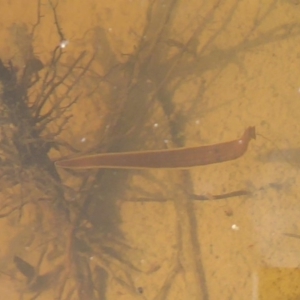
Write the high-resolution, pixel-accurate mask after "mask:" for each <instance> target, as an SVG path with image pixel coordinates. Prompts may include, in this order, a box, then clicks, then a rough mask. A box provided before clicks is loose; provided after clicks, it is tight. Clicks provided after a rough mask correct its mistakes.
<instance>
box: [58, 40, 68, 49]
mask: <svg viewBox="0 0 300 300" xmlns="http://www.w3.org/2000/svg"><path fill="white" fill-rule="evenodd" d="M68 45H69V41H68V40H62V41H61V42H60V43H59V47H60V48H61V49H65V48H66V47H67V46H68Z"/></svg>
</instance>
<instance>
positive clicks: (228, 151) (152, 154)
mask: <svg viewBox="0 0 300 300" xmlns="http://www.w3.org/2000/svg"><path fill="white" fill-rule="evenodd" d="M251 139H255V127H248V128H247V129H246V130H245V132H244V134H243V136H242V137H241V138H240V139H237V140H233V141H230V142H225V143H220V144H215V145H208V146H199V147H187V148H177V149H170V150H154V151H137V152H120V153H101V154H94V155H86V156H81V157H78V158H72V159H66V160H61V161H57V162H55V165H56V166H58V167H62V168H68V169H99V168H105V169H106V168H109V169H112V168H113V169H187V168H191V167H196V166H203V165H209V164H214V163H220V162H224V161H228V160H233V159H237V158H239V157H240V156H242V155H243V154H244V153H245V152H246V150H247V148H248V144H249V142H250V140H251Z"/></svg>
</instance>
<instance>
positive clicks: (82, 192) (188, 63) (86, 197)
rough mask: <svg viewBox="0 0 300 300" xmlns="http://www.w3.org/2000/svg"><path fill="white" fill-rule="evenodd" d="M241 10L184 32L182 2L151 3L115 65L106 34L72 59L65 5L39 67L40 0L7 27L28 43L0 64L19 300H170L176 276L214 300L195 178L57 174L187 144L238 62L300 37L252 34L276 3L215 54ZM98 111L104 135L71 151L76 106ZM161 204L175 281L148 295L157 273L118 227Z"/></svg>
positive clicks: (8, 211)
mask: <svg viewBox="0 0 300 300" xmlns="http://www.w3.org/2000/svg"><path fill="white" fill-rule="evenodd" d="M238 2H239V1H238V0H237V1H235V2H234V1H233V3H232V5H231V7H229V8H228V7H226V11H227V13H226V15H222V16H221V17H220V11H221V9H222V7H223V6H224V3H223V1H220V0H218V1H214V3H212V4H211V6H210V7H203V8H204V10H203V11H204V12H205V14H204V13H202V14H201V17H198V14H197V15H196V16H195V17H194V18H192V19H191V20H190V22H187V24H189V26H188V29H187V30H183V29H182V28H180V27H179V26H178V25H177V22H178V19H179V18H180V16H181V15H180V9H181V8H182V5H185V4H184V3H183V4H182V3H181V1H176V0H168V1H163V2H162V1H149V4H148V7H147V11H146V14H145V18H146V21H145V23H144V28H143V29H142V30H141V31H140V33H139V34H137V38H136V40H137V41H136V44H135V45H134V49H135V50H134V51H133V52H132V53H130V54H126V55H125V54H122V53H119V55H117V54H116V51H115V49H113V48H112V46H111V44H110V40H109V38H108V36H107V35H108V33H107V31H105V30H104V29H103V28H100V27H95V28H92V29H91V30H90V31H89V32H88V33H87V35H88V36H89V37H91V39H96V37H97V39H100V40H101V44H102V49H101V51H100V50H99V49H97V48H96V47H95V48H94V49H93V50H91V49H87V50H84V51H83V52H81V53H79V54H77V56H76V55H74V56H72V54H70V53H68V56H67V57H66V53H67V48H66V49H65V46H66V41H67V38H66V37H65V36H64V33H63V31H64V30H63V28H61V26H60V22H59V17H58V13H57V12H58V11H59V5H54V4H53V3H52V2H51V1H50V2H49V3H47V5H48V6H49V7H50V8H51V10H52V16H53V26H54V27H55V29H56V33H57V46H56V47H55V48H54V49H53V50H52V52H51V56H49V59H48V60H47V61H41V58H39V55H38V54H36V51H35V49H34V45H33V44H34V40H35V35H36V30H37V28H38V27H39V26H40V24H41V23H42V22H43V18H42V16H43V13H42V10H43V5H42V4H41V1H38V4H37V11H38V14H37V22H36V24H35V25H33V26H32V28H29V27H27V26H25V25H24V24H16V25H15V26H14V27H13V28H12V29H11V31H12V33H13V34H15V36H16V44H18V43H19V42H20V40H22V41H26V43H25V42H23V44H22V45H19V46H18V45H17V47H18V48H19V49H21V50H20V51H22V57H23V60H24V61H23V63H24V67H22V68H18V67H17V66H16V65H15V63H14V60H13V59H12V60H11V61H3V60H2V61H0V82H1V98H0V123H1V124H0V125H1V126H0V137H1V146H0V163H1V170H0V175H1V181H0V184H1V193H2V194H1V195H2V196H1V202H0V216H1V218H3V219H4V218H5V219H7V220H8V222H9V223H10V225H11V226H15V227H16V228H19V229H20V228H21V230H20V233H19V234H17V235H16V237H14V238H13V239H12V245H14V246H12V248H11V256H10V257H9V258H11V261H13V262H14V266H13V267H11V265H9V264H4V263H2V265H1V267H2V271H3V273H6V274H8V276H11V277H12V278H14V280H16V281H22V283H23V286H22V287H21V288H20V295H21V297H26V299H43V297H44V295H46V294H47V293H48V292H49V290H51V291H52V293H53V294H54V295H55V298H54V299H66V300H67V299H106V293H107V291H106V290H107V286H108V285H109V284H111V283H112V282H113V284H115V285H117V286H120V287H121V289H122V291H123V293H128V295H131V296H132V299H155V300H160V299H161V300H162V299H168V297H169V296H168V295H169V294H171V293H172V289H174V282H175V280H177V279H176V277H177V275H178V274H180V273H182V272H183V273H184V274H185V276H186V283H185V284H186V290H187V292H186V294H187V295H189V293H190V294H191V295H193V297H194V298H193V297H188V299H208V295H209V290H208V285H207V282H206V276H205V271H204V267H203V264H202V261H201V249H200V245H199V243H198V241H197V234H196V232H195V230H194V228H193V223H194V222H195V218H196V217H195V215H194V212H193V209H192V201H191V199H190V195H191V194H192V193H193V183H192V180H191V177H190V174H189V172H188V171H176V172H174V173H165V172H164V171H163V172H161V173H153V172H147V171H139V172H130V171H124V170H123V171H121V170H120V171H116V170H99V171H97V172H95V171H87V172H74V171H59V170H57V169H56V168H55V166H54V159H55V158H58V157H59V156H60V155H62V156H69V155H74V154H79V153H81V152H82V151H83V150H84V152H85V153H97V152H119V151H130V150H137V149H141V148H143V149H162V148H164V147H166V146H168V147H181V146H184V145H185V138H186V132H187V128H188V126H189V119H190V118H193V117H195V116H197V115H198V116H200V117H199V119H201V112H202V111H203V110H204V109H205V105H206V104H205V103H204V100H203V99H202V95H203V93H204V92H205V90H206V89H207V88H209V86H210V84H212V82H214V81H215V80H217V78H218V74H219V73H220V72H221V71H222V69H223V68H225V67H226V66H227V65H228V64H230V63H237V64H239V62H238V61H237V55H238V54H239V53H243V52H245V51H248V50H249V49H253V48H254V47H258V46H260V45H262V44H263V43H269V42H273V41H276V40H280V39H284V38H285V37H286V35H287V34H288V35H289V36H291V35H293V34H294V35H296V34H299V29H300V25H299V24H292V25H289V26H280V27H278V28H272V29H270V30H269V31H265V32H264V33H263V34H261V35H259V34H257V33H256V31H257V29H258V28H259V26H260V25H261V24H262V23H263V22H264V20H265V18H267V17H268V15H269V14H271V13H272V11H273V9H274V5H275V1H274V2H272V3H271V4H270V5H269V6H268V7H266V9H265V10H264V11H263V12H257V16H256V20H254V22H253V27H252V28H251V30H250V31H249V32H248V34H245V35H244V37H243V38H241V39H240V41H239V42H238V44H236V45H234V46H232V47H231V48H227V49H221V48H218V47H217V46H216V45H215V44H214V43H215V41H216V40H217V39H218V37H219V36H221V35H222V33H223V32H224V31H226V30H227V29H228V27H229V26H230V22H231V19H232V17H233V16H234V14H235V13H236V10H237V7H238ZM162 3H163V4H162ZM217 21H218V22H217ZM215 22H216V23H218V24H219V25H216V24H215ZM186 26H187V25H186ZM120 57H122V59H121V58H120ZM212 70H213V71H215V73H214V75H213V76H212V77H211V79H210V81H205V80H204V79H203V75H204V74H205V72H207V71H212ZM189 84H196V86H197V88H195V90H194V91H193V93H191V94H190V95H188V97H187V98H189V99H185V100H184V101H181V100H178V97H177V95H176V93H178V92H180V91H181V90H182V89H184V88H185V87H187V86H189ZM86 90H88V91H86ZM82 91H84V92H82ZM91 99H92V100H91ZM95 99H97V100H95ZM95 101H98V102H97V107H98V109H99V116H100V115H101V116H102V117H101V124H102V125H103V126H101V127H100V126H99V128H97V135H96V136H95V142H94V143H93V144H91V145H90V147H89V149H82V148H80V147H79V146H78V145H75V144H76V143H75V144H72V143H71V142H70V141H71V139H70V138H69V136H68V135H67V134H66V132H68V130H71V129H70V127H69V126H68V124H69V122H72V119H73V118H76V115H75V113H74V111H73V109H74V107H76V105H79V103H81V105H82V103H84V104H83V105H84V106H87V107H89V106H91V110H92V109H93V106H92V105H91V103H92V102H93V103H94V102H95ZM99 118H100V117H99ZM87 121H90V122H91V121H92V120H84V118H83V121H81V122H82V123H81V126H85V122H87ZM97 124H98V123H97ZM96 126H98V125H96ZM242 130H243V129H241V130H240V133H241V132H242ZM72 134H73V136H74V132H73V133H72ZM67 136H68V137H67ZM76 138H77V139H78V140H79V139H81V138H82V137H80V136H78V137H76ZM166 144H167V145H166ZM241 195H242V194H241ZM166 199H172V201H173V204H174V207H175V212H176V214H177V224H176V228H177V231H178V234H177V236H176V242H175V244H176V250H174V256H173V257H172V259H170V262H169V264H168V266H169V267H168V274H167V275H166V276H165V277H164V278H163V279H162V280H161V281H160V286H159V287H158V288H157V290H156V291H155V292H153V291H152V292H149V295H151V296H149V295H147V292H144V290H145V287H141V286H137V284H136V283H135V280H134V278H133V277H134V276H133V274H139V273H143V274H148V275H149V276H152V275H153V274H155V272H157V271H158V270H159V268H160V265H159V264H158V265H154V266H151V267H149V268H148V267H146V268H144V267H142V266H141V264H140V260H139V259H136V257H137V256H138V255H140V254H137V253H139V252H141V251H142V250H138V249H135V247H132V246H131V245H129V244H128V242H127V241H126V234H124V232H122V230H121V229H120V226H119V225H120V215H119V206H118V204H119V201H133V202H135V201H139V202H156V203H157V202H158V203H160V202H163V201H164V200H166ZM199 199H201V198H199ZM170 201H171V200H170ZM141 226H142V225H141ZM146 238H147V237H146ZM149 239H151V238H149ZM149 243H150V244H151V241H149ZM21 249H23V250H24V249H27V250H28V251H27V252H25V251H23V250H21ZM29 250H30V251H29ZM143 251H145V250H144V249H143ZM143 255H144V256H145V255H147V254H145V253H143ZM45 297H46V296H45ZM183 298H184V296H183V297H182V299H183ZM23 299H25V298H23ZM45 299H46V298H45ZM107 299H109V297H107ZM170 299H171V298H170ZM172 299H175V298H172Z"/></svg>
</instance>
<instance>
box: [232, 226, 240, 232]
mask: <svg viewBox="0 0 300 300" xmlns="http://www.w3.org/2000/svg"><path fill="white" fill-rule="evenodd" d="M231 229H232V230H234V231H238V230H240V227H239V226H237V225H236V224H232V225H231Z"/></svg>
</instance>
